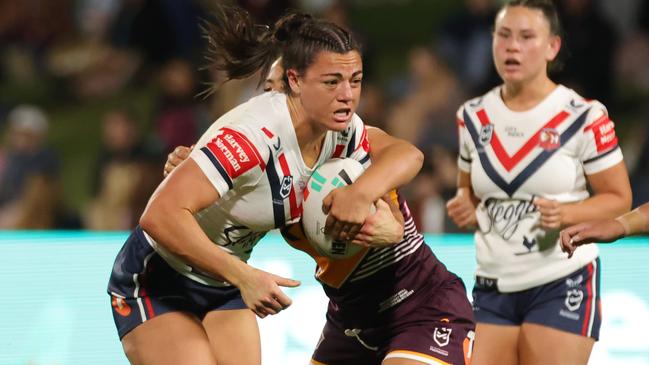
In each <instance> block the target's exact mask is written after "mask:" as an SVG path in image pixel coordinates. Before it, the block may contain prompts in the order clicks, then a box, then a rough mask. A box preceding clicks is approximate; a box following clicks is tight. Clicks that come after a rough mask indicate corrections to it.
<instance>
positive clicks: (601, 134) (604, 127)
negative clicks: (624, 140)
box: [588, 115, 617, 153]
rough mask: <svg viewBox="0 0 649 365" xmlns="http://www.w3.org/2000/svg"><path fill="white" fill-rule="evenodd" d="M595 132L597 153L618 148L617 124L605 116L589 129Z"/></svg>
mask: <svg viewBox="0 0 649 365" xmlns="http://www.w3.org/2000/svg"><path fill="white" fill-rule="evenodd" d="M588 129H590V130H591V131H592V132H593V136H594V138H595V146H596V147H597V153H601V152H605V151H608V150H610V149H612V148H614V147H615V146H617V135H616V134H615V123H613V121H612V120H610V119H609V118H608V116H606V115H604V116H602V117H601V118H599V119H598V120H597V121H595V123H593V124H592V125H591V126H589V127H588Z"/></svg>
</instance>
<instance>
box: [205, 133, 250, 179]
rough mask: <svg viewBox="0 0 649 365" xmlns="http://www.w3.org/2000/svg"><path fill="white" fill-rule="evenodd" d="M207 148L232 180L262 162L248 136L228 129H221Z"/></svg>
mask: <svg viewBox="0 0 649 365" xmlns="http://www.w3.org/2000/svg"><path fill="white" fill-rule="evenodd" d="M207 148H208V149H209V150H210V152H212V154H213V155H214V157H216V159H217V160H218V161H219V163H220V164H221V166H223V168H224V169H225V170H226V172H227V174H228V176H230V177H231V178H236V177H239V176H241V174H243V173H245V172H246V171H248V170H250V169H251V168H253V167H255V166H257V165H259V163H260V160H261V159H260V157H259V153H258V152H257V150H256V148H255V147H254V146H253V144H252V143H251V142H250V140H248V138H247V137H246V136H244V135H243V134H241V133H239V132H237V131H234V130H231V129H227V128H223V129H221V130H220V131H219V134H218V135H217V136H216V137H215V138H214V139H212V141H211V142H209V143H208V144H207Z"/></svg>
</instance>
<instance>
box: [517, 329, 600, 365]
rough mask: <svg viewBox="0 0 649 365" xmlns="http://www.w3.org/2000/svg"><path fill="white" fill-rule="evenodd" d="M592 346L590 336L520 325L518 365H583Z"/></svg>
mask: <svg viewBox="0 0 649 365" xmlns="http://www.w3.org/2000/svg"><path fill="white" fill-rule="evenodd" d="M594 344H595V340H594V339H593V338H591V337H584V336H580V335H577V334H574V333H570V332H566V331H561V330H558V329H554V328H550V327H546V326H542V325H540V324H535V323H524V324H523V325H522V326H521V334H520V336H519V345H518V348H519V356H520V360H521V364H522V365H534V364H539V365H541V364H553V365H563V364H565V365H580V364H583V365H586V364H587V363H588V358H589V357H590V353H591V351H592V349H593V345H594Z"/></svg>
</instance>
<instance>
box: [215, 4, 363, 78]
mask: <svg viewBox="0 0 649 365" xmlns="http://www.w3.org/2000/svg"><path fill="white" fill-rule="evenodd" d="M203 32H204V35H205V38H206V39H207V42H208V46H207V59H208V61H209V64H208V65H207V67H214V68H215V69H216V70H219V71H223V72H224V73H225V75H226V81H227V80H232V79H243V78H247V77H250V76H252V75H254V74H255V73H256V72H257V71H261V79H260V82H259V84H260V85H261V84H262V83H263V80H264V79H265V77H266V75H267V74H268V71H269V70H270V67H271V66H272V64H273V62H274V61H275V60H276V59H277V58H278V57H280V56H281V57H282V67H283V68H284V70H288V69H295V70H297V72H298V73H303V72H304V71H305V70H306V69H307V68H308V67H309V66H310V65H311V64H312V63H313V61H314V59H315V56H316V55H317V54H318V53H319V52H322V51H328V52H335V53H340V54H343V53H347V52H350V51H358V52H359V53H360V52H361V49H360V44H359V43H358V42H357V41H356V40H355V39H354V37H353V36H352V34H351V33H350V32H349V31H348V30H346V29H344V28H342V27H339V26H337V25H335V24H333V23H331V22H328V21H324V20H320V19H315V18H313V17H312V16H310V15H308V14H304V13H298V12H291V13H289V14H287V15H285V16H283V17H282V18H280V19H279V20H278V21H277V22H276V23H275V24H274V25H273V26H272V27H271V26H266V25H259V24H255V23H254V21H253V20H252V18H251V17H250V15H249V14H248V13H247V12H246V11H245V10H243V9H241V8H238V7H230V6H219V7H218V8H217V11H216V14H215V20H214V21H205V22H204V23H203ZM284 82H285V84H286V85H288V80H287V79H286V73H284Z"/></svg>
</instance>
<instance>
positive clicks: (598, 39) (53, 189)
mask: <svg viewBox="0 0 649 365" xmlns="http://www.w3.org/2000/svg"><path fill="white" fill-rule="evenodd" d="M216 1H218V0H0V136H1V139H0V229H2V230H5V231H4V232H0V278H1V279H0V291H1V292H2V293H3V297H5V299H3V300H2V304H0V308H2V310H1V311H0V364H21V365H22V364H32V365H36V364H87V363H96V364H99V363H106V364H108V363H111V364H112V363H123V362H125V358H124V357H123V355H122V354H121V352H120V349H119V343H118V342H117V338H116V336H115V333H114V328H113V327H112V323H111V322H112V319H111V318H110V312H109V307H108V305H107V304H108V302H107V299H108V297H107V296H105V295H104V286H105V282H106V280H107V277H108V273H109V269H110V265H111V262H112V259H113V258H114V255H115V253H116V252H117V249H118V247H119V245H120V244H121V241H123V239H124V237H125V234H124V231H127V230H129V229H130V228H132V226H133V225H134V224H135V222H136V221H137V219H138V217H139V215H140V213H141V211H142V209H143V208H144V205H145V204H146V201H147V199H148V196H149V194H150V193H151V192H152V191H153V189H154V188H155V186H156V185H157V184H158V183H159V182H160V180H161V179H162V173H161V171H162V166H163V163H164V160H165V158H166V154H167V153H169V152H170V151H171V150H172V149H173V147H175V146H176V145H179V144H184V145H191V144H192V143H193V142H194V141H195V140H196V139H197V137H198V136H200V134H201V133H202V131H203V130H205V129H206V127H207V126H209V124H210V123H211V122H212V121H213V120H214V119H216V118H217V117H218V116H219V115H220V114H222V113H223V112H224V111H226V110H228V109H229V108H231V107H233V106H235V105H237V104H238V103H240V102H242V101H244V100H246V99H247V98H249V97H250V96H252V95H254V94H256V93H258V92H259V90H258V89H256V82H257V80H245V81H237V82H231V83H226V84H224V85H222V87H220V88H219V89H218V90H217V91H216V92H215V93H213V94H212V95H210V96H209V97H206V98H204V97H197V94H198V93H200V92H201V91H203V90H205V89H206V88H207V87H208V84H210V83H218V82H219V80H220V77H219V76H220V75H218V74H217V73H215V72H212V71H211V70H209V69H201V66H203V65H204V64H205V60H204V58H203V56H202V53H201V52H202V50H203V48H204V43H203V42H204V41H203V39H202V37H201V34H200V29H199V24H200V20H201V19H209V18H210V16H211V15H210V13H211V9H212V8H213V7H214V4H215V3H216ZM230 3H233V2H230ZM236 3H238V4H239V5H241V6H243V7H244V8H246V9H248V10H249V11H250V13H251V14H252V15H253V16H255V17H256V18H257V19H258V21H259V22H260V23H269V22H272V21H273V20H274V19H276V18H277V17H278V16H279V15H280V14H282V13H283V12H284V11H285V10H286V9H291V8H293V9H302V10H305V11H308V12H312V13H314V14H318V15H320V16H322V17H326V18H328V19H330V20H332V21H335V22H337V23H340V24H342V25H345V26H347V27H348V28H351V29H353V30H354V31H355V32H356V33H357V34H358V35H359V37H360V38H361V39H362V40H363V43H364V44H365V49H364V67H365V81H364V86H363V96H362V101H361V107H360V110H359V114H360V115H361V117H362V118H363V119H364V120H365V121H366V123H368V124H370V125H376V126H379V127H381V128H384V129H385V130H387V131H389V132H390V133H391V134H393V135H395V136H399V137H402V138H405V139H408V140H410V141H411V142H413V143H415V144H417V145H418V146H419V147H420V148H421V149H422V150H423V151H424V152H425V153H426V157H427V158H426V162H425V166H424V169H423V170H422V172H421V173H420V175H419V176H418V177H417V178H416V179H415V180H414V181H413V182H412V183H411V184H409V186H408V187H407V188H406V189H405V194H406V195H407V196H408V197H409V201H410V202H412V203H413V206H412V207H411V208H412V211H413V213H414V214H415V217H416V221H417V223H418V225H419V227H420V228H421V229H422V230H424V231H425V232H427V233H430V234H434V235H430V236H429V241H431V242H432V245H433V247H434V249H435V250H436V252H438V253H439V254H440V256H442V258H444V259H446V256H444V255H450V257H451V258H449V259H448V261H446V262H447V264H448V265H449V266H450V267H451V269H453V270H454V271H457V272H458V273H461V274H462V276H463V277H464V278H465V281H467V284H468V285H469V286H470V285H471V282H472V279H471V271H472V268H473V265H474V262H473V251H472V250H473V249H472V247H471V238H470V236H461V235H460V236H455V235H442V234H450V233H454V232H458V230H457V228H456V227H454V226H453V224H452V223H451V222H450V221H448V220H447V219H446V218H445V212H444V202H445V201H446V200H447V199H448V198H449V197H450V196H451V195H452V194H453V193H454V186H455V176H456V172H457V171H456V167H455V156H456V148H457V138H456V131H455V116H454V113H455V110H456V109H457V108H458V106H459V105H460V103H461V102H462V101H463V100H465V99H467V98H469V97H471V96H475V95H478V94H482V93H484V92H486V91H487V90H488V89H489V88H491V87H493V86H495V85H496V84H497V83H498V78H497V75H496V74H495V70H494V69H493V66H492V63H491V54H490V53H491V51H490V42H491V34H490V32H491V26H492V23H493V17H494V15H495V11H496V9H497V7H498V6H499V3H500V1H497V0H463V1H460V0H435V1H430V0H349V1H344V0H239V1H237V2H236ZM558 4H559V6H560V9H561V12H562V16H563V19H562V20H563V23H564V28H565V32H566V35H565V37H564V49H563V52H562V53H563V54H562V59H563V63H564V68H563V70H561V71H559V72H558V73H556V75H555V77H554V78H555V80H556V81H559V82H562V83H564V84H566V85H568V86H569V87H572V88H574V89H576V90H577V91H578V92H580V93H581V94H582V95H584V96H586V97H589V98H594V99H599V100H600V101H602V102H604V103H605V105H606V106H607V107H608V108H609V112H610V114H611V115H612V119H613V120H614V121H615V122H616V128H617V131H618V134H619V136H620V141H621V144H622V147H623V150H624V153H625V161H626V163H627V166H628V168H629V172H630V175H631V180H632V185H633V192H634V205H638V204H639V203H640V202H644V201H648V200H649V127H648V123H647V122H648V121H649V103H648V102H649V1H646V0H615V1H612V0H559V1H558ZM19 230H20V232H18V231H19ZM22 230H38V231H31V232H30V231H27V232H22ZM44 230H65V231H54V232H45V231H44ZM86 230H89V231H101V232H103V233H99V232H88V231H86ZM105 231H116V232H115V233H106V232H105ZM453 242H455V243H453ZM646 242H647V240H645V239H643V238H640V239H635V240H628V241H626V242H625V243H623V244H619V245H616V246H611V247H607V248H605V251H604V257H603V267H604V279H603V280H604V284H603V285H604V290H605V292H604V294H605V296H609V298H608V299H607V300H605V304H604V310H605V324H606V323H608V326H617V327H609V329H610V328H615V329H617V330H618V331H617V332H616V331H614V330H609V331H607V329H606V328H603V333H604V335H603V341H602V344H604V345H603V346H600V345H598V347H597V349H598V350H596V352H595V355H594V360H593V361H595V363H597V364H614V363H615V364H617V363H619V364H622V363H624V364H649V340H642V338H644V337H646V336H644V335H643V332H644V331H645V329H646V328H647V325H649V287H648V286H649V284H648V283H647V279H646V278H647V277H649V276H648V275H647V274H646V272H644V273H642V271H641V270H643V268H644V267H645V266H644V263H643V262H642V258H643V257H647V256H646V254H647V250H648V249H649V248H648V247H647V243H646ZM261 246H262V247H261V248H260V249H259V252H258V253H257V254H256V255H255V256H256V258H255V259H256V260H257V262H258V263H259V264H260V265H271V266H273V265H275V266H277V267H278V268H279V269H280V270H288V271H287V272H293V273H298V274H297V275H298V276H299V277H298V278H299V279H302V280H308V277H310V275H311V272H312V267H311V265H312V264H311V262H308V260H307V259H306V257H305V256H303V255H301V254H298V253H293V252H290V251H288V249H286V248H284V246H283V245H282V244H281V242H279V240H278V239H277V238H276V237H275V238H273V237H271V238H268V239H267V240H265V241H264V242H262V244H261ZM269 246H272V247H274V248H273V250H269V249H267V247H269ZM263 247H266V248H263ZM277 247H282V248H281V249H279V248H277ZM277 250H280V252H279V253H278V254H277V255H271V252H274V251H277ZM284 250H285V251H284ZM458 250H459V251H458ZM269 255H270V256H269ZM454 255H456V256H454ZM453 257H455V259H454V258H453ZM295 265H297V266H295ZM609 265H610V266H609ZM607 266H609V267H610V269H607ZM607 270H608V271H607ZM645 270H646V268H645ZM85 279H87V280H86V281H83V282H76V281H75V280H85ZM607 280H609V281H610V282H611V283H612V284H610V285H611V286H610V287H609V283H608V282H607ZM69 281H71V282H73V283H77V284H78V285H80V286H79V287H77V286H76V284H70V283H69ZM91 284H92V285H91ZM311 285H315V284H314V283H313V282H311ZM84 288H85V289H84ZM300 290H304V293H307V294H308V293H311V292H309V290H312V291H313V295H314V296H315V297H310V296H309V297H308V298H307V299H305V300H304V301H305V303H312V302H313V308H310V307H308V305H309V304H305V306H306V307H302V308H307V309H308V310H310V312H308V311H307V312H304V313H309V316H311V315H313V316H315V318H316V319H317V320H315V319H314V321H316V322H314V323H313V325H311V323H309V325H308V326H307V327H308V331H310V332H309V335H312V334H313V333H315V335H316V336H317V334H318V333H319V330H320V325H321V323H322V322H321V320H322V319H323V313H324V304H323V300H324V299H322V297H321V294H320V292H319V291H318V290H317V287H315V286H311V287H308V286H307V288H303V289H300ZM316 292H317V293H316ZM296 293H297V292H296ZM300 293H302V292H300ZM620 293H621V294H620ZM307 294H299V295H300V296H302V295H305V296H307ZM318 295H319V297H318ZM296 296H297V294H296ZM90 297H92V298H93V300H92V301H91V300H90V299H89V298H90ZM6 298H9V299H6ZM84 298H85V299H84ZM313 298H316V299H313ZM299 302H300V300H296V307H297V306H298V305H299V304H298V303H299ZM318 306H320V307H318ZM618 306H619V307H618ZM316 307H317V308H320V309H322V310H314V308H316ZM611 308H612V309H611ZM289 312H290V311H289ZM295 312H296V313H297V312H298V310H297V309H296V310H295ZM300 313H301V312H300ZM311 313H313V314H311ZM611 313H615V314H611ZM617 313H619V314H620V315H619V316H618V315H617ZM623 314H624V315H625V316H623ZM283 315H284V314H283ZM286 315H287V316H289V314H288V312H287V313H286ZM607 317H608V318H609V319H606V318H607ZM278 318H282V317H278ZM292 318H293V317H292ZM294 318H307V317H306V314H305V315H304V316H300V317H297V316H296V317H294ZM309 318H310V317H309ZM273 320H275V319H273ZM275 321H276V322H278V323H279V322H282V320H281V319H277V320H275ZM318 321H320V322H318ZM607 321H608V322H607ZM284 322H285V323H284V325H286V326H288V323H289V322H291V321H290V320H284ZM262 328H264V326H262ZM269 328H270V327H269ZM277 328H280V327H277ZM282 328H284V329H281V330H280V329H276V328H275V327H273V329H272V331H280V333H281V334H283V335H286V336H284V337H282V336H274V337H273V336H264V333H266V334H268V333H267V332H262V337H273V338H275V341H283V342H281V343H279V342H278V343H275V344H270V345H268V346H266V345H265V350H264V351H268V349H269V348H275V350H276V351H277V352H276V355H268V356H266V358H268V359H271V360H268V361H266V360H265V362H264V363H268V364H275V363H277V364H279V363H288V364H292V363H294V362H292V360H290V359H302V358H301V357H300V356H303V354H302V353H304V352H305V353H307V356H308V353H309V352H310V349H311V347H312V346H311V343H310V342H308V341H309V340H305V341H306V342H304V343H303V342H300V341H301V340H300V338H309V337H308V335H304V336H306V337H300V336H302V334H300V332H297V334H292V332H291V334H289V332H290V331H289V330H290V329H286V328H288V327H282ZM21 331H23V332H21ZM263 331H271V330H266V329H264V330H263ZM287 331H289V332H287ZM614 335H615V336H614ZM604 336H609V337H608V338H609V340H608V341H614V343H615V345H611V342H606V341H605V339H604ZM295 338H296V339H295ZM95 339H96V341H95V342H93V341H94V340H95ZM88 341H90V342H88ZM87 346H91V347H93V348H95V349H96V351H97V352H95V354H96V356H95V357H93V358H92V361H89V358H87V357H83V356H82V355H78V354H82V353H83V351H85V350H84V348H85V347H87ZM82 347H83V348H82ZM300 351H301V352H300ZM293 352H295V353H296V354H297V353H298V352H299V353H300V354H297V355H291V354H292V353H293ZM283 355H285V356H286V357H285V358H284V361H280V360H277V361H275V360H272V359H282V357H281V356H283ZM75 356H76V357H75ZM273 356H279V357H273ZM290 356H296V357H290ZM300 361H302V360H300ZM295 363H300V362H299V361H298V362H295Z"/></svg>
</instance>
